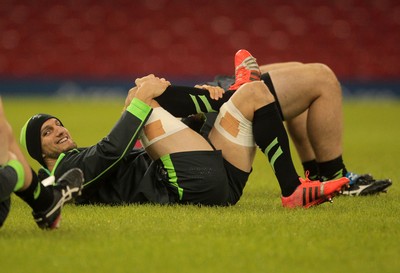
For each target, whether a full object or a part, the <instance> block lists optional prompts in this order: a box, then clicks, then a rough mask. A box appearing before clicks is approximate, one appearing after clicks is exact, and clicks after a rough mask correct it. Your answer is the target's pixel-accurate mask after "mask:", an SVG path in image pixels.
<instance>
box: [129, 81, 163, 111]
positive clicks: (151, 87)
mask: <svg viewBox="0 0 400 273" xmlns="http://www.w3.org/2000/svg"><path fill="white" fill-rule="evenodd" d="M135 83H136V86H137V90H136V91H135V92H134V93H135V97H136V98H138V99H140V100H142V101H144V102H145V103H147V104H149V105H150V102H151V101H152V100H153V99H154V98H156V97H158V96H160V95H161V94H162V93H164V91H165V89H167V87H168V86H170V85H171V83H170V82H169V81H167V80H166V79H164V78H158V77H156V76H154V75H153V74H150V75H148V76H146V77H143V78H139V79H136V81H135ZM131 90H132V89H131Z"/></svg>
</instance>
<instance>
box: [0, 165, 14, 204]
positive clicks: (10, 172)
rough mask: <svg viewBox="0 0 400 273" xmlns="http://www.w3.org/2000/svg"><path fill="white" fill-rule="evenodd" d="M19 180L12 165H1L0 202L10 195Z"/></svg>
mask: <svg viewBox="0 0 400 273" xmlns="http://www.w3.org/2000/svg"><path fill="white" fill-rule="evenodd" d="M17 181H18V175H17V172H16V171H15V170H14V169H13V168H12V167H10V166H4V167H0V202H2V201H3V200H5V199H7V198H8V197H10V194H11V193H12V192H13V191H14V188H15V186H16V185H17Z"/></svg>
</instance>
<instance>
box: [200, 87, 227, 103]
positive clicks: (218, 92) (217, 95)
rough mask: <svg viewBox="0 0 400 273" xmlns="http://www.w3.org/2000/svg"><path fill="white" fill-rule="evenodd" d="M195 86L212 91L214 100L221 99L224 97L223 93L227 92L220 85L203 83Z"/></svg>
mask: <svg viewBox="0 0 400 273" xmlns="http://www.w3.org/2000/svg"><path fill="white" fill-rule="evenodd" d="M195 87H196V88H200V89H204V90H208V92H210V97H211V98H212V99H213V100H219V99H220V98H222V96H223V94H224V93H225V90H224V89H222V88H221V87H219V86H212V85H206V84H203V85H195Z"/></svg>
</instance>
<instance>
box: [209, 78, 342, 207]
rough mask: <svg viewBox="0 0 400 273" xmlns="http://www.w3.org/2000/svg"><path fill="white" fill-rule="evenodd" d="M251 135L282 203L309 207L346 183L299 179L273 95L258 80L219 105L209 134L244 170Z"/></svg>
mask: <svg viewBox="0 0 400 273" xmlns="http://www.w3.org/2000/svg"><path fill="white" fill-rule="evenodd" d="M253 135H254V139H255V143H256V144H257V146H259V148H260V149H261V151H262V152H263V153H264V154H265V155H266V156H267V158H268V160H269V163H270V165H271V167H272V169H273V170H274V172H275V175H276V177H277V180H278V182H279V185H280V188H281V191H282V204H283V206H285V207H310V206H313V205H317V204H320V203H323V202H325V201H327V200H329V199H331V198H332V197H333V196H334V195H335V194H336V193H338V192H339V191H340V190H341V188H342V187H343V186H344V185H346V184H347V183H348V179H346V178H343V179H339V180H334V181H327V182H324V183H322V182H319V181H309V180H302V179H299V177H298V175H297V173H296V170H295V168H294V165H293V162H292V160H291V156H290V149H289V142H288V138H287V134H286V131H285V128H284V126H283V124H282V120H281V118H280V115H279V112H278V110H277V107H276V105H275V102H274V98H273V96H272V95H271V94H270V93H269V91H268V88H267V87H266V86H265V85H264V84H263V83H262V82H260V81H256V82H251V83H247V84H245V85H243V86H242V87H240V88H239V89H238V90H237V91H236V93H235V94H234V95H233V96H232V98H231V101H230V102H228V103H226V104H225V105H224V106H223V107H222V108H221V110H220V114H219V118H217V120H216V122H215V125H214V128H213V129H212V131H211V133H210V136H209V137H210V140H211V142H212V143H213V145H214V146H215V147H216V148H217V149H221V150H222V152H223V154H224V158H225V159H226V160H227V161H228V162H230V163H231V164H233V165H234V166H236V167H237V168H239V169H241V170H243V171H250V170H251V165H252V159H253V158H254V147H253V150H252V147H251V145H250V142H249V141H248V139H249V138H250V139H251V138H252V137H253ZM246 143H248V145H247V149H248V153H247V154H246V153H243V151H241V149H242V150H244V149H245V148H246ZM253 143H254V142H253ZM238 151H239V152H240V153H239V154H240V156H239V154H238ZM243 155H244V156H243ZM310 192H311V194H310Z"/></svg>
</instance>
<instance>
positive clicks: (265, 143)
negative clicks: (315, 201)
mask: <svg viewBox="0 0 400 273" xmlns="http://www.w3.org/2000/svg"><path fill="white" fill-rule="evenodd" d="M253 134H254V139H255V141H256V144H257V145H258V147H259V148H260V149H261V151H262V152H263V153H264V154H265V155H266V156H267V158H268V161H269V162H270V164H271V166H272V169H273V170H274V172H275V176H276V178H277V179H278V182H279V186H280V188H281V191H282V196H284V197H287V196H289V195H291V194H292V193H293V192H294V191H295V189H296V188H297V186H298V185H300V181H299V176H298V175H297V172H296V169H295V167H294V165H293V161H292V158H291V155H290V148H289V139H288V136H287V133H286V130H285V127H284V126H283V122H282V119H281V117H280V115H279V112H278V108H277V107H276V103H275V102H273V103H270V104H268V105H266V106H264V107H262V108H260V109H258V110H256V111H255V112H254V119H253Z"/></svg>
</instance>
